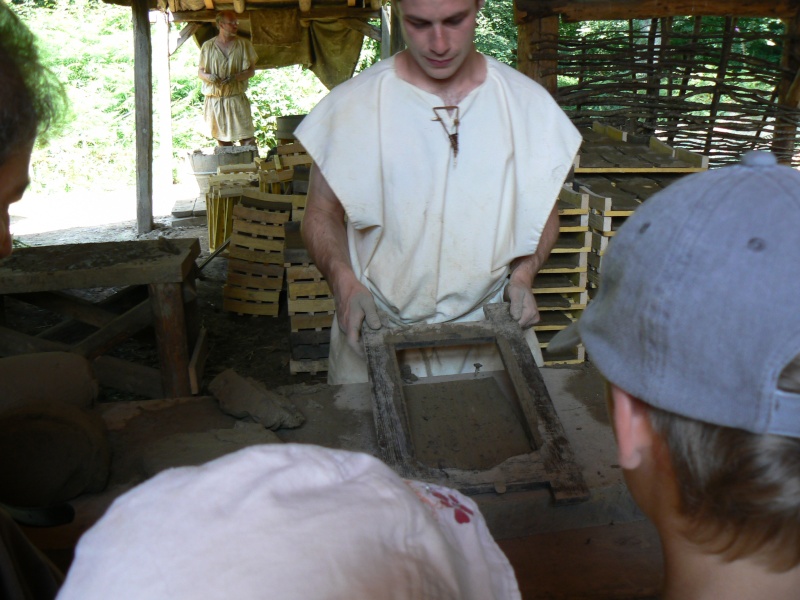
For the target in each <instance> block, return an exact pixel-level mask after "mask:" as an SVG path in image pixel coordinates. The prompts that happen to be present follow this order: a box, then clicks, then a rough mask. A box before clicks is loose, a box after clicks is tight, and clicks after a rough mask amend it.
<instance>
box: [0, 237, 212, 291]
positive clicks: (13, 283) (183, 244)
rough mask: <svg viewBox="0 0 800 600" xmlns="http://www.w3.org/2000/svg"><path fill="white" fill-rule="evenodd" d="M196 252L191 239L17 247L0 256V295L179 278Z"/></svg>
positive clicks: (190, 265) (197, 248) (191, 264)
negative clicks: (7, 254) (12, 251)
mask: <svg viewBox="0 0 800 600" xmlns="http://www.w3.org/2000/svg"><path fill="white" fill-rule="evenodd" d="M199 254H200V242H199V240H197V239H196V238H176V239H170V240H164V239H161V240H136V241H126V242H100V243H91V244H64V245H59V246H34V247H30V248H19V249H17V250H15V251H14V253H13V254H12V255H11V256H9V257H8V258H5V259H3V260H0V294H10V293H24V292H42V291H45V292H49V291H56V290H68V289H86V288H95V287H120V286H128V285H144V284H149V283H168V282H179V281H183V280H184V279H185V278H186V277H187V276H188V274H189V272H190V271H191V270H192V269H194V268H195V263H194V259H195V258H197V256H198V255H199Z"/></svg>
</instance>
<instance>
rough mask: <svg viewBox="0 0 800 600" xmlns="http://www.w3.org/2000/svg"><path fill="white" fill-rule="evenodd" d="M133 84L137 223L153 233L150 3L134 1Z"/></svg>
mask: <svg viewBox="0 0 800 600" xmlns="http://www.w3.org/2000/svg"><path fill="white" fill-rule="evenodd" d="M131 8H132V10H133V60H134V67H133V82H134V90H135V92H134V93H135V97H136V98H135V104H136V224H137V230H138V232H139V233H148V232H149V231H152V230H153V68H152V65H151V64H150V61H151V55H152V52H151V46H150V19H149V18H148V0H133V2H132V4H131Z"/></svg>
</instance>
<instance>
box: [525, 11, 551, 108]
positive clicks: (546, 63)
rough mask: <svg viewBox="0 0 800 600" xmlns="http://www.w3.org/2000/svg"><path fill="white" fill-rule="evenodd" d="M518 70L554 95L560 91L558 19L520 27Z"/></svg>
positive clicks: (544, 20)
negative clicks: (557, 70)
mask: <svg viewBox="0 0 800 600" xmlns="http://www.w3.org/2000/svg"><path fill="white" fill-rule="evenodd" d="M518 25H519V26H518V34H517V70H518V71H519V72H520V73H524V74H525V75H527V76H528V77H530V78H531V79H533V80H534V81H536V82H538V83H540V84H542V86H544V88H545V89H546V90H547V91H548V92H550V94H551V95H555V94H556V91H557V89H558V77H557V75H556V69H557V67H558V17H545V18H542V19H527V18H526V19H524V20H523V21H522V22H521V23H518Z"/></svg>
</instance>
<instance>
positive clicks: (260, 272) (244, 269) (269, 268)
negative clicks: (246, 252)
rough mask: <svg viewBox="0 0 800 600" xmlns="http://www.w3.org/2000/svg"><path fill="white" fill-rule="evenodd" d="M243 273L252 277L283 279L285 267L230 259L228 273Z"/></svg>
mask: <svg viewBox="0 0 800 600" xmlns="http://www.w3.org/2000/svg"><path fill="white" fill-rule="evenodd" d="M231 272H233V273H241V274H243V275H249V276H251V277H265V278H270V279H275V278H279V279H283V274H284V267H283V266H282V265H265V264H260V263H254V262H249V261H245V260H239V259H236V258H230V257H229V258H228V273H231Z"/></svg>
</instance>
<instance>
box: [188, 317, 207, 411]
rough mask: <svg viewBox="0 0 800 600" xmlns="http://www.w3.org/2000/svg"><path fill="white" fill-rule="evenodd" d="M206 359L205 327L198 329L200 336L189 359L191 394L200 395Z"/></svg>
mask: <svg viewBox="0 0 800 600" xmlns="http://www.w3.org/2000/svg"><path fill="white" fill-rule="evenodd" d="M207 358H208V334H207V332H206V328H205V327H201V328H200V334H199V335H198V336H197V341H196V342H195V344H194V349H193V350H192V356H191V358H189V385H190V386H191V388H192V394H194V395H197V394H199V393H200V384H201V383H202V381H203V371H204V370H205V365H206V359H207Z"/></svg>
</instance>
